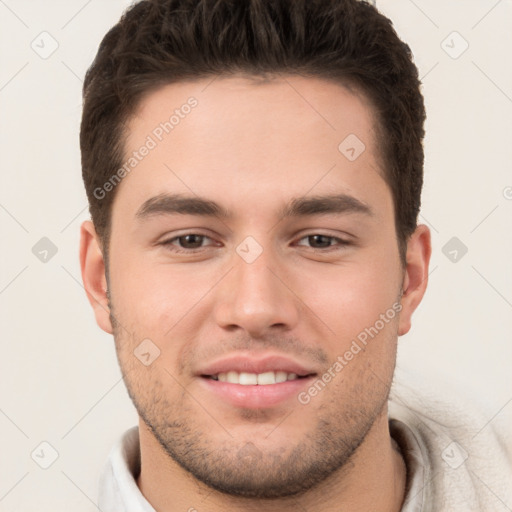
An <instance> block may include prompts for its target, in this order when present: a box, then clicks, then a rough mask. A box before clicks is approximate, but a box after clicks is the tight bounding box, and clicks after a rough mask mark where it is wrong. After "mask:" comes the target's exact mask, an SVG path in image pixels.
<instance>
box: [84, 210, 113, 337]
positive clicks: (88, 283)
mask: <svg viewBox="0 0 512 512" xmlns="http://www.w3.org/2000/svg"><path fill="white" fill-rule="evenodd" d="M80 268H81V269H82V281H83V283H84V288H85V292H86V293H87V298H88V299H89V302H90V303H91V306H92V309H93V310H94V316H95V317H96V323H97V324H98V325H99V326H100V327H101V328H102V329H103V330H104V331H105V332H107V333H109V334H112V333H113V332H114V331H113V329H112V323H111V321H110V308H109V306H108V297H107V278H106V275H105V262H104V260H103V254H102V252H101V248H100V243H99V237H98V235H97V233H96V230H95V228H94V224H93V223H92V222H91V221H90V220H86V221H84V222H83V223H82V225H81V226H80Z"/></svg>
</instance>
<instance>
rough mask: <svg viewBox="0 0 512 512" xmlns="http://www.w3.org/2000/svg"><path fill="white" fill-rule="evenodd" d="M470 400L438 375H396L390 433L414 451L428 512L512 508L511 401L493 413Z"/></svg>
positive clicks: (400, 373)
mask: <svg viewBox="0 0 512 512" xmlns="http://www.w3.org/2000/svg"><path fill="white" fill-rule="evenodd" d="M466 395H467V393H466V394H464V393H463V392H461V390H460V389H456V387H455V386H454V385H453V384H452V383H450V382H449V381H446V380H445V379H443V378H442V377H441V376H438V375H435V376H432V378H431V379H427V378H426V377H425V376H422V375H419V374H417V373H414V374H411V373H408V372H407V371H405V370H403V369H399V370H398V371H397V372H396V374H395V380H394V383H393V387H392V390H391V393H390V400H389V418H390V430H391V432H392V435H393V437H399V438H400V437H401V438H402V446H407V447H409V448H411V447H414V450H412V448H411V451H414V456H415V459H414V460H415V461H416V462H415V464H416V465H417V468H419V469H420V470H421V485H420V486H419V487H421V488H422V491H421V492H423V493H424V502H425V504H426V506H427V508H426V509H425V510H437V511H439V510H450V511H457V510H464V511H467V510H475V511H482V510H493V511H494V510H501V509H503V510H507V507H509V508H510V507H511V506H512V486H511V482H512V452H511V446H512V443H511V441H512V439H511V437H510V428H508V429H507V428H504V426H505V425H508V426H509V427H510V424H511V423H510V420H511V412H512V401H511V403H510V404H509V405H510V407H507V405H506V404H505V407H503V408H502V409H501V410H500V409H499V408H496V407H494V409H496V410H493V407H488V406H486V405H485V404H483V403H481V402H480V403H479V402H478V400H475V399H473V397H468V396H466ZM429 506H430V507H433V508H429ZM500 507H501V508H500Z"/></svg>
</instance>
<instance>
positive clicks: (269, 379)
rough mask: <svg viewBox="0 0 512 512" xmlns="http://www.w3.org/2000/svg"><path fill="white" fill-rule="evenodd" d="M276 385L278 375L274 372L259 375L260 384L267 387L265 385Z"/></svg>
mask: <svg viewBox="0 0 512 512" xmlns="http://www.w3.org/2000/svg"><path fill="white" fill-rule="evenodd" d="M275 383H276V374H275V373H274V372H265V373H258V384H259V385H260V386H261V385H265V384H275Z"/></svg>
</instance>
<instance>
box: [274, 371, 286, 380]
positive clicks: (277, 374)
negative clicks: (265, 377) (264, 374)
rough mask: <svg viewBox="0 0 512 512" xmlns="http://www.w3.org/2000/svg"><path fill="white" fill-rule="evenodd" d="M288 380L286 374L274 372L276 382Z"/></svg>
mask: <svg viewBox="0 0 512 512" xmlns="http://www.w3.org/2000/svg"><path fill="white" fill-rule="evenodd" d="M287 380H288V374H287V373H286V372H276V382H277V383H279V382H286V381H287Z"/></svg>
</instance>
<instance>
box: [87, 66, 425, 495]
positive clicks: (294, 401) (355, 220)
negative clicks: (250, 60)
mask: <svg viewBox="0 0 512 512" xmlns="http://www.w3.org/2000/svg"><path fill="white" fill-rule="evenodd" d="M292 86H293V87H292ZM190 98H194V99H193V100H191V99H190ZM187 104H188V105H189V106H190V108H189V107H185V105H187ZM173 112H175V114H176V115H175V118H174V119H172V120H171V123H172V128H170V126H171V125H169V124H168V125H166V124H165V123H166V121H167V122H168V121H169V118H170V116H171V115H172V114H173ZM374 129H375V120H374V118H373V115H372V109H371V106H370V105H369V104H368V103H367V102H366V101H365V99H364V98H362V97H360V96H357V95H355V94H354V93H352V92H349V91H348V90H347V89H345V88H344V87H342V86H341V85H339V84H334V83H330V82H327V81H323V80H321V79H312V78H299V77H296V76H294V77H288V78H286V79H283V78H279V79H274V80H271V81H268V82H265V83H256V82H254V81H252V80H248V79H247V78H243V77H240V76H238V77H231V78H220V77H217V78H216V79H215V80H214V81H213V82H212V81H211V79H209V80H204V81H198V82H194V83H179V84H172V85H169V86H165V87H164V88H161V89H160V90H158V91H157V92H153V93H152V94H150V95H149V96H147V97H146V98H145V99H144V100H143V101H142V103H141V105H140V107H139V109H138V110H137V112H136V115H134V117H133V118H132V119H131V120H130V122H129V124H128V131H127V135H128V136H127V141H126V159H127V161H128V159H129V158H130V157H133V158H136V160H137V161H136V163H135V165H133V168H131V170H130V171H129V172H127V173H126V176H125V177H124V178H123V179H122V181H121V183H120V184H119V185H118V188H117V190H116V197H115V200H114V203H113V210H112V211H113V213H112V230H111V239H110V256H109V283H108V285H109V292H110V302H109V307H110V316H108V315H107V313H105V310H103V309H101V308H96V314H97V319H98V322H99V324H100V325H101V326H102V327H103V328H104V329H105V330H107V331H108V332H113V334H114V336H115V343H116V350H117V354H118V359H119V363H120V366H121V369H122V372H123V375H124V380H125V384H126V386H127V388H128V391H129V394H130V396H131V398H132V400H133V402H134V404H135V407H136V408H137V411H138V413H139V415H140V417H141V418H142V419H143V421H144V423H145V425H146V426H147V428H148V429H149V430H150V431H151V432H152V434H153V435H154V436H155V438H156V439H157V441H158V443H159V444H160V445H161V447H162V448H163V449H164V450H165V452H166V453H167V454H168V455H169V456H170V457H171V458H172V460H173V461H175V462H176V463H177V464H179V465H180V466H181V467H182V468H185V469H186V470H187V471H189V472H190V473H191V474H192V475H194V476H195V477H196V478H197V479H199V480H200V481H202V482H204V483H206V484H208V485H210V486H211V487H214V488H215V489H217V490H220V491H222V492H225V493H228V494H232V495H239V496H251V497H260V498H261V497H267V498H270V497H282V496H287V495H292V494H295V493H298V492H300V491H303V490H306V489H309V488H311V487H312V486H314V485H315V484H317V483H318V482H320V481H322V480H324V479H325V478H327V477H328V476H329V475H331V474H333V473H334V472H335V471H336V470H339V469H340V468H342V467H343V466H344V465H346V463H347V461H348V460H349V459H350V457H351V455H352V454H353V453H354V451H355V450H356V448H357V447H358V446H359V445H360V444H361V443H362V442H363V441H364V439H365V436H366V435H367V433H368V432H369V430H370V429H371V427H372V426H373V425H374V423H375V422H376V420H377V418H379V417H381V416H382V414H383V411H385V404H386V401H387V397H388V392H389V387H390V383H391V380H392V375H393V369H394V364H395V353H396V343H397V336H398V334H401V333H403V332H405V331H406V330H407V329H408V322H409V319H410V314H411V313H412V310H413V309H414V307H415V305H416V303H417V302H418V300H416V301H414V300H412V301H410V303H409V302H408V301H407V300H406V299H404V297H401V294H402V289H403V287H404V286H405V287H406V288H407V286H408V281H409V277H408V276H407V271H406V270H405V269H404V268H402V267H401V264H400V257H399V253H398V243H397V240H396V232H395V227H394V226H395V222H394V212H393V201H392V195H391V192H390V189H389V187H388V186H387V184H386V183H385V181H384V179H383V170H382V169H381V168H380V167H379V154H378V148H377V146H376V142H375V132H374ZM143 146H146V147H147V148H149V149H148V150H147V151H145V150H141V147H143ZM134 151H136V152H137V155H138V156H137V155H136V156H134ZM142 153H144V155H142ZM132 164H134V162H132ZM406 298H407V297H406ZM319 468H320V469H319Z"/></svg>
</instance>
